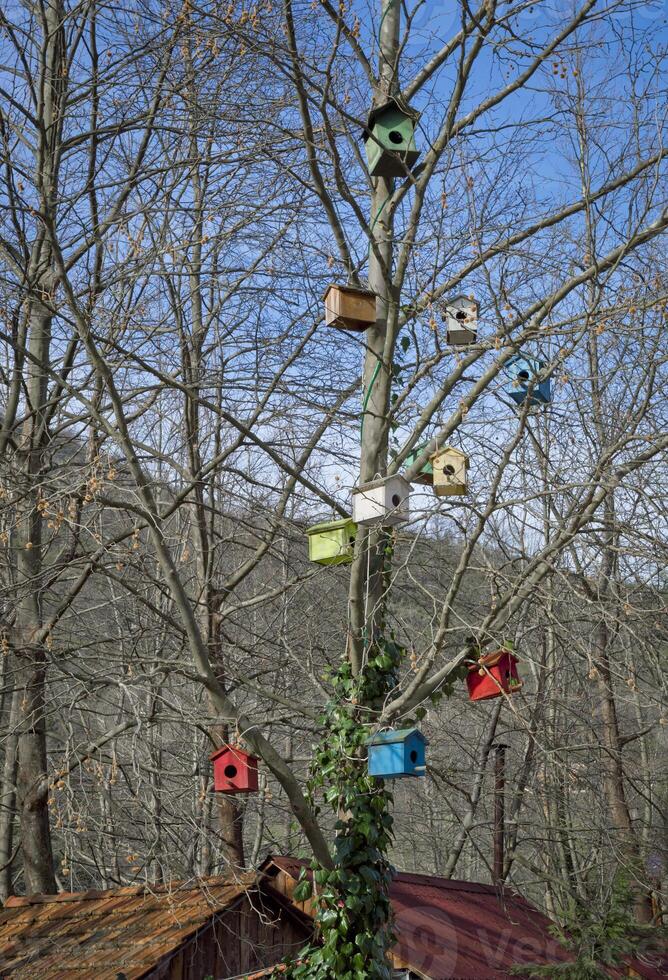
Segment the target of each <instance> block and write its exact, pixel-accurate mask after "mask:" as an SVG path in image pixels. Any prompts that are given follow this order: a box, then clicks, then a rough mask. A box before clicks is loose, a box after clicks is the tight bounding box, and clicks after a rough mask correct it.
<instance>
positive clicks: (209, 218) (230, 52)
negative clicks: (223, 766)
mask: <svg viewBox="0 0 668 980" xmlns="http://www.w3.org/2000/svg"><path fill="white" fill-rule="evenodd" d="M667 40H668V34H667V32H666V8H665V5H664V4H654V5H653V4H646V3H643V4H637V3H635V2H633V0H611V2H607V3H602V2H597V0H585V2H584V3H581V4H573V3H566V2H561V0H560V2H554V0H538V2H531V3H530V2H524V0H510V2H507V3H500V2H497V0H483V2H482V3H480V4H479V5H478V6H477V7H475V8H474V7H471V6H469V5H468V3H466V2H461V3H458V4H456V5H455V4H453V5H451V6H448V5H441V4H435V3H432V2H421V0H418V2H417V3H412V2H411V3H407V4H403V3H400V2H399V0H382V2H380V3H377V4H374V5H368V4H366V3H363V2H359V3H358V2H353V3H348V2H346V0H341V3H340V4H338V5H336V4H332V3H330V0H313V2H312V3H302V2H300V3H295V2H293V0H283V2H274V0H264V2H260V3H257V4H248V3H246V4H244V3H239V2H237V0H230V3H229V4H225V3H207V2H204V3H197V2H195V0H183V2H179V3H171V2H165V0H147V2H144V3H139V2H127V3H124V4H116V5H114V7H113V8H110V7H109V6H107V5H105V4H101V3H100V2H99V0H84V2H82V3H76V4H75V3H73V2H69V0H35V2H28V0H26V2H18V3H13V4H10V5H8V6H6V7H5V8H4V10H3V12H2V13H0V51H1V58H0V61H1V64H0V163H1V169H2V177H1V178H0V411H1V417H0V633H1V643H2V652H3V657H2V664H1V670H2V681H1V687H0V728H1V732H2V770H1V771H2V788H1V794H0V896H1V897H2V898H5V897H7V896H8V895H10V894H13V893H16V892H19V893H20V892H34V891H47V892H48V891H54V890H56V889H68V890H69V889H81V888H86V887H90V886H98V887H99V886H103V887H107V886H112V885H115V884H121V883H128V882H133V881H137V880H140V881H149V882H155V881H164V880H171V879H174V878H186V879H188V878H192V877H193V876H195V875H206V874H209V873H219V872H221V871H224V870H225V869H226V868H228V867H229V866H230V865H232V866H234V867H240V866H247V865H254V864H255V863H256V862H257V861H258V858H259V857H260V855H262V854H263V853H265V852H266V851H267V850H272V851H275V852H282V853H293V854H307V855H310V854H314V855H315V858H316V859H317V861H318V862H319V865H320V866H321V867H323V868H327V867H328V866H330V865H331V864H332V861H333V862H334V864H335V865H336V866H338V867H340V866H341V861H340V854H337V853H335V855H334V858H332V857H331V849H330V845H331V841H332V830H333V826H334V823H335V822H336V821H337V819H338V820H339V823H340V824H341V823H342V824H343V826H341V825H340V826H339V837H341V836H343V837H346V834H347V833H348V832H349V827H348V828H347V829H346V818H345V814H344V815H343V816H342V811H341V806H340V805H339V804H340V802H341V800H342V799H343V797H344V796H345V792H344V789H345V787H344V788H342V783H341V780H342V779H343V778H344V777H345V779H353V780H357V779H362V780H364V779H365V777H364V772H365V765H366V763H365V761H364V759H363V758H362V756H361V755H360V753H359V752H355V751H353V752H352V753H351V752H349V748H350V745H349V744H348V743H347V742H346V741H345V739H343V741H337V739H338V738H339V736H340V731H339V730H338V729H337V730H336V733H335V732H334V729H333V728H332V717H333V716H332V712H334V714H335V715H336V716H337V717H338V718H339V720H340V717H343V716H345V718H347V719H350V720H351V725H353V726H354V729H355V732H356V738H357V739H358V742H359V739H360V738H361V734H362V733H364V734H365V735H369V734H372V733H373V732H374V731H377V730H378V729H379V728H383V727H387V726H390V725H393V726H399V727H401V726H405V725H408V724H412V723H416V722H419V723H420V725H421V727H422V730H423V731H424V733H425V734H426V735H427V736H428V738H429V739H430V747H429V758H428V776H427V778H425V779H420V780H411V781H410V785H406V784H405V783H401V784H399V783H398V784H396V785H395V786H393V787H392V789H393V791H394V801H393V802H391V801H390V800H389V797H387V787H386V788H385V789H382V788H380V787H376V788H373V787H372V786H371V785H370V784H368V783H366V784H364V785H365V786H366V790H365V792H364V793H363V794H362V796H363V797H364V800H365V801H366V803H365V804H364V805H365V806H366V805H367V803H368V804H369V805H371V803H372V801H373V800H374V799H378V800H380V802H379V803H378V808H377V810H376V811H374V812H375V813H376V814H377V815H378V814H380V813H381V812H382V813H393V815H394V835H395V836H394V843H393V844H392V846H391V849H390V851H389V856H390V858H391V860H392V861H393V862H394V863H395V864H397V865H398V866H399V867H402V868H404V869H406V870H420V871H424V872H435V873H438V874H442V875H446V876H456V877H461V878H467V879H472V880H479V881H484V880H489V877H490V874H491V853H492V788H493V772H492V758H493V746H494V744H495V742H496V743H499V742H503V743H505V744H507V745H508V750H507V753H506V758H507V775H506V778H507V817H508V826H507V847H506V854H505V864H504V869H503V877H504V879H505V880H507V881H508V882H510V883H512V885H513V886H514V887H516V888H518V889H519V890H520V891H522V892H523V893H524V894H526V895H527V896H528V897H529V898H531V899H532V900H533V901H535V902H536V903H537V904H539V905H540V906H541V907H543V908H546V909H547V910H548V912H549V913H550V914H551V915H552V916H553V917H554V918H555V919H558V920H561V921H565V920H566V919H567V918H568V916H569V915H570V914H572V910H573V909H574V908H575V909H584V908H588V909H590V910H591V909H593V910H594V911H595V912H600V913H601V915H604V914H605V912H606V909H608V908H609V907H610V902H611V895H612V894H613V893H614V892H615V888H616V887H618V884H619V881H620V879H623V881H624V882H625V883H626V884H627V885H628V887H629V888H630V892H631V895H632V905H633V915H634V916H635V918H636V919H637V920H638V921H639V922H643V923H647V922H649V921H653V922H655V923H656V922H658V921H660V919H661V916H662V910H663V909H664V908H665V894H663V897H662V888H664V886H665V868H666V860H667V854H666V807H667V806H668V799H667V792H666V758H667V755H666V725H668V713H667V711H666V696H665V695H666V681H665V663H666V649H667V647H666V628H667V623H668V620H667V618H666V585H667V583H666V576H665V564H666V552H667V540H666V528H667V522H666V514H667V506H668V498H667V496H666V490H665V486H666V448H667V446H668V436H667V435H666V433H667V431H668V429H667V426H666V414H667V410H666V382H667V377H666V357H667V355H668V342H667V340H666V337H667V336H668V332H667V325H668V305H667V303H668V291H667V283H666V272H665V269H666V249H665V237H664V236H663V233H664V231H665V229H666V227H667V226H668V208H667V205H666V195H665V187H666V184H665V173H666V150H665V148H664V142H665V130H666V106H667V104H668V100H667V99H666V73H665V65H666V54H667V49H666V42H667ZM388 97H399V98H401V100H402V102H403V104H405V105H410V106H412V107H414V108H415V109H416V110H417V111H419V112H420V113H421V115H420V118H419V123H418V126H417V130H416V142H417V144H418V147H419V149H420V151H421V154H420V158H419V160H418V162H417V164H416V166H415V167H414V168H413V171H412V173H411V172H410V171H409V170H408V169H406V172H405V174H403V175H402V177H401V178H398V179H396V180H395V179H389V180H388V179H384V178H378V179H373V178H370V176H369V173H368V170H367V165H366V159H365V154H364V144H363V142H362V140H361V133H362V131H363V129H364V126H365V123H366V119H367V114H368V112H369V110H370V109H371V107H372V106H373V105H380V104H382V103H383V102H384V101H386V99H387V98H388ZM331 282H341V283H346V282H348V283H357V284H360V283H361V284H364V285H366V284H368V285H370V287H371V288H372V289H373V290H374V292H375V293H376V294H377V296H378V297H379V300H378V318H377V322H376V324H375V325H373V326H372V327H371V328H370V329H369V330H368V331H367V332H366V333H362V334H352V333H344V332H341V331H337V330H333V329H332V328H330V327H326V326H325V325H324V322H323V314H324V309H323V303H322V295H323V292H324V290H325V288H326V286H327V285H328V284H329V283H331ZM457 294H464V295H466V296H473V297H475V298H476V300H477V302H478V304H479V307H480V314H479V316H480V326H479V332H478V339H477V342H476V343H475V344H474V345H472V346H470V347H467V348H465V349H459V350H457V349H453V348H452V346H449V345H448V344H447V340H446V335H445V306H446V304H447V302H448V301H449V300H450V299H451V298H452V297H453V296H456V295H457ZM518 353H523V354H527V355H530V356H532V357H538V358H540V359H541V360H542V361H543V362H544V364H545V369H544V375H545V376H548V375H549V376H550V378H551V382H552V393H553V394H552V400H551V402H550V403H549V405H547V406H545V407H541V408H539V409H537V408H534V407H532V406H531V404H530V400H526V401H525V403H524V404H523V405H522V406H517V405H516V404H515V403H514V402H513V401H512V399H511V398H510V397H509V381H508V377H507V362H508V361H509V360H510V359H511V358H512V357H513V356H515V355H516V354H518ZM445 444H450V445H454V446H456V447H458V448H460V449H461V450H463V451H464V452H465V453H466V454H467V455H468V456H469V458H470V461H471V466H470V470H469V493H468V495H467V496H466V497H463V498H437V497H435V496H434V495H433V493H432V492H431V490H430V488H428V487H424V486H419V485H414V486H413V492H412V495H411V519H410V522H409V523H408V524H404V525H402V526H401V527H399V528H397V529H396V531H392V532H386V531H382V530H378V529H373V528H372V529H361V530H360V533H359V534H358V537H357V544H356V550H355V558H354V561H353V562H352V564H351V565H346V566H341V567H335V568H330V567H321V566H318V565H314V564H310V563H309V562H308V560H307V542H306V537H305V535H304V531H305V528H306V527H307V526H308V525H310V524H313V523H315V522H316V521H317V520H319V519H327V518H337V517H341V516H345V515H346V514H349V513H350V507H351V503H350V500H351V491H352V489H353V487H354V486H355V485H357V484H359V482H360V481H366V480H370V479H373V478H374V477H375V476H377V475H384V474H386V473H392V472H400V471H404V472H406V473H407V476H408V477H409V478H411V477H415V476H416V474H417V473H418V470H419V468H420V465H421V463H422V462H424V461H425V460H426V459H427V456H428V453H429V452H430V451H431V450H433V449H435V448H436V447H437V446H443V445H445ZM418 446H426V447H427V448H426V449H425V454H424V455H423V456H422V457H421V458H420V459H419V460H418V461H417V462H415V461H414V462H413V464H412V466H409V468H408V470H406V459H407V457H408V456H409V454H410V453H411V452H412V451H413V450H415V448H416V447H418ZM502 644H506V645H508V644H511V645H512V648H513V649H514V650H515V652H516V653H517V655H518V656H519V658H520V672H521V676H522V679H523V682H524V684H523V688H522V691H521V693H517V694H515V695H513V697H512V698H500V699H496V700H494V701H493V702H491V703H489V704H478V705H476V704H471V703H469V702H468V700H467V697H466V689H465V685H464V683H463V679H462V677H463V674H462V664H463V663H464V662H465V660H466V659H467V658H470V656H471V650H472V648H473V647H475V649H476V650H483V649H487V650H490V649H493V648H494V647H495V646H500V645H502ZM374 657H375V658H376V659H375V660H374ZM378 658H380V659H378ZM342 669H343V670H344V673H345V672H346V671H347V674H346V676H347V677H348V681H347V682H346V683H348V687H347V688H346V689H345V691H343V693H342V688H341V686H340V678H341V676H342V675H341V670H342ZM374 671H375V673H374ZM372 675H373V677H372ZM376 675H377V676H376ZM337 678H338V681H337ZM370 678H372V680H373V684H375V685H376V686H375V687H374V689H373V691H371V690H370V688H369V684H371V681H370ZM376 681H378V684H377V683H376ZM380 681H382V684H380ZM379 684H380V686H378V685H379ZM365 685H366V686H365ZM372 686H373V685H372ZM337 712H338V713H339V714H338V715H337ZM337 724H338V722H337ZM227 741H238V742H239V744H241V745H243V746H244V747H246V748H247V749H250V750H252V751H253V752H255V753H256V754H257V755H259V756H260V758H261V781H260V790H259V792H258V793H257V794H256V795H254V796H251V797H248V798H243V799H236V800H231V799H229V798H227V797H224V796H219V795H218V796H216V795H213V794H212V793H211V792H210V789H211V770H210V764H209V761H208V755H209V753H210V752H211V751H212V749H213V748H214V747H215V746H216V745H219V744H221V743H223V742H227ZM323 747H324V749H326V750H327V751H329V753H330V756H329V757H330V760H331V758H333V759H334V762H336V760H337V757H338V758H339V761H340V762H341V765H340V766H339V767H338V769H340V770H341V771H340V772H334V771H332V772H325V774H324V776H323V779H322V785H321V786H315V787H314V786H313V784H312V785H311V789H310V790H307V789H306V781H307V776H308V772H309V766H310V764H311V762H312V759H313V757H314V751H315V753H316V760H322V757H323V756H322V752H323ZM334 769H337V766H336V765H335V766H334ZM342 773H343V775H342ZM347 785H348V784H347ZM344 809H345V808H344ZM379 819H380V818H379ZM373 820H376V817H372V821H373ZM380 850H381V851H383V848H381V849H380ZM384 860H385V858H384V853H382V854H380V856H379V857H378V861H377V864H378V866H379V867H380V868H381V870H382V869H384V867H385V864H384ZM371 863H372V864H373V861H372V862H371ZM381 878H382V875H381ZM337 887H339V888H341V887H343V886H342V884H341V881H339V882H338V886H337ZM379 887H380V888H381V890H382V884H381V885H380V886H379Z"/></svg>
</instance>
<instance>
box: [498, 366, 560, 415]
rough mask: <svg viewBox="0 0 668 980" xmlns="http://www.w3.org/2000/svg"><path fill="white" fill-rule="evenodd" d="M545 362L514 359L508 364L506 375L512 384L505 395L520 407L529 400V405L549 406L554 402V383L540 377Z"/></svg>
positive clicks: (508, 386) (506, 389)
mask: <svg viewBox="0 0 668 980" xmlns="http://www.w3.org/2000/svg"><path fill="white" fill-rule="evenodd" d="M544 367H545V362H544V361H539V360H537V359H536V358H534V357H521V356H517V357H513V358H511V359H510V360H509V361H508V363H507V364H506V368H505V371H506V374H507V375H508V377H509V378H510V384H509V385H507V387H506V388H505V389H504V390H505V393H506V394H507V395H508V396H509V397H510V398H512V400H513V401H514V402H516V403H517V404H518V405H522V404H523V402H524V400H525V399H526V398H527V397H528V398H529V405H531V406H536V405H547V404H549V402H551V401H552V382H551V381H550V379H549V378H542V379H541V377H540V375H541V372H542V370H543V368H544Z"/></svg>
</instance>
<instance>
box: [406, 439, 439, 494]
mask: <svg viewBox="0 0 668 980" xmlns="http://www.w3.org/2000/svg"><path fill="white" fill-rule="evenodd" d="M426 445H427V443H426V442H425V443H423V444H422V445H421V446H417V447H416V448H415V449H414V450H413V452H412V453H411V454H410V456H407V457H406V468H407V469H408V468H409V467H410V466H412V465H413V463H415V462H416V461H417V460H418V459H419V458H420V456H421V455H422V453H423V452H424V450H425V447H426ZM433 482H434V467H433V466H432V465H431V460H430V459H428V460H427V462H426V463H425V464H424V466H423V467H422V469H420V470H418V473H417V476H414V477H413V479H412V480H411V483H424V484H426V486H428V487H430V486H431V485H432V483H433Z"/></svg>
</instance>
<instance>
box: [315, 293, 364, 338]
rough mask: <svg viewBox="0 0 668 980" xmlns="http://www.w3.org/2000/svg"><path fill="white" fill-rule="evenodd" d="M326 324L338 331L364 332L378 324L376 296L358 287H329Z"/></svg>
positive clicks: (326, 301)
mask: <svg viewBox="0 0 668 980" xmlns="http://www.w3.org/2000/svg"><path fill="white" fill-rule="evenodd" d="M323 298H324V301H325V323H326V324H328V326H330V327H336V328H337V329H338V330H358V331H363V330H366V329H367V328H368V327H370V326H371V324H372V323H375V322H376V294H375V293H372V292H371V290H369V289H360V288H359V287H357V286H337V285H331V286H328V287H327V292H326V293H325V295H324V297H323Z"/></svg>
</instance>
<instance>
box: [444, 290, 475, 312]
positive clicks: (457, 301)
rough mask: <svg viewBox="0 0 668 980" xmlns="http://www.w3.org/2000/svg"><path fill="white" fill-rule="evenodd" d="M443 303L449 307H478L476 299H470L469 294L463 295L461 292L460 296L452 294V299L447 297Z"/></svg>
mask: <svg viewBox="0 0 668 980" xmlns="http://www.w3.org/2000/svg"><path fill="white" fill-rule="evenodd" d="M445 305H446V307H449V306H468V307H470V308H471V309H474V310H477V309H478V300H477V299H471V297H470V296H465V295H464V294H463V293H462V294H461V296H453V297H452V299H449V300H448V301H447V302H446V304H445Z"/></svg>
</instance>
